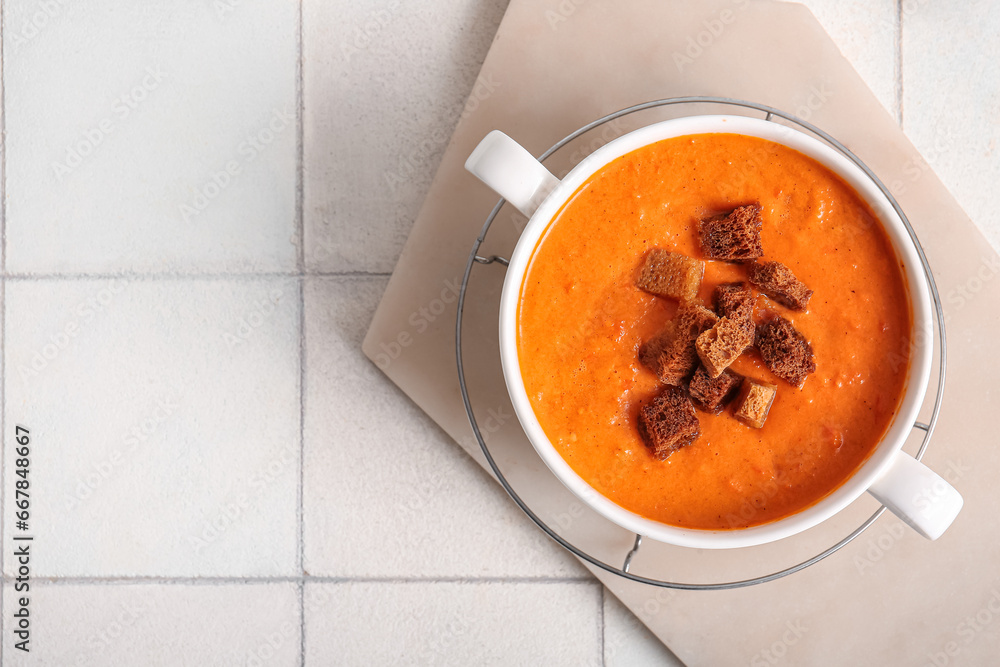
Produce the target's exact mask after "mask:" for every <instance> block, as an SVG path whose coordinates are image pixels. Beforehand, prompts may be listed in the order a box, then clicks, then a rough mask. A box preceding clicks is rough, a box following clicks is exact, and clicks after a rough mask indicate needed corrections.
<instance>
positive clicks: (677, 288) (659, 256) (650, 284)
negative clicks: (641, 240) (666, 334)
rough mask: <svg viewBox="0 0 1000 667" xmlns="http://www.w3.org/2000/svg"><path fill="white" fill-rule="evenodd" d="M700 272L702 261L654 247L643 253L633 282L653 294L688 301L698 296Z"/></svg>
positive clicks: (702, 271) (703, 263)
mask: <svg viewBox="0 0 1000 667" xmlns="http://www.w3.org/2000/svg"><path fill="white" fill-rule="evenodd" d="M704 276H705V262H703V261H701V260H700V259H694V258H692V257H688V256H687V255H682V254H680V253H679V252H671V251H669V250H664V249H662V248H654V249H653V250H651V251H649V254H647V255H646V261H645V262H643V265H642V268H641V269H639V279H638V280H637V281H636V284H637V285H638V286H639V287H641V288H642V289H644V290H646V291H647V292H650V293H652V294H656V295H657V296H666V297H671V298H674V299H680V300H681V301H690V300H691V299H693V298H695V297H696V296H698V289H699V288H700V287H701V279H702V278H703V277H704Z"/></svg>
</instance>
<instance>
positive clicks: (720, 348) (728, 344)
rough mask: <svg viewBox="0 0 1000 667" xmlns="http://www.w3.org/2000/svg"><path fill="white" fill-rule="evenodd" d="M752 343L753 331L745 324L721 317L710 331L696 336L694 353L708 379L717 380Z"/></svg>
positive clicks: (737, 320)
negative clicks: (703, 367) (702, 365)
mask: <svg viewBox="0 0 1000 667" xmlns="http://www.w3.org/2000/svg"><path fill="white" fill-rule="evenodd" d="M753 341H754V330H753V329H752V328H751V327H749V326H748V325H747V324H746V322H744V321H742V320H739V319H733V318H730V317H723V318H721V319H720V320H719V321H718V322H716V323H715V325H714V326H713V327H712V328H711V329H709V330H708V331H705V332H704V333H702V334H701V335H700V336H698V340H697V341H696V342H695V351H696V352H697V353H698V357H699V358H700V359H701V363H702V364H704V366H705V370H706V371H708V375H709V377H712V378H717V377H719V376H720V375H722V371H724V370H726V368H728V367H729V364H731V363H733V362H734V361H736V358H737V357H739V356H740V355H741V354H743V351H744V350H746V349H747V348H748V347H750V346H751V345H752V344H753Z"/></svg>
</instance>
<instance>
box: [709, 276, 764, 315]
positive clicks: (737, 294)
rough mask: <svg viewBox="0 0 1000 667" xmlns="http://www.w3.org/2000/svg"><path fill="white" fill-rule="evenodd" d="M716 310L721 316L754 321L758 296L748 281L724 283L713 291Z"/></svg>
mask: <svg viewBox="0 0 1000 667" xmlns="http://www.w3.org/2000/svg"><path fill="white" fill-rule="evenodd" d="M712 301H713V305H714V306H715V312H716V313H718V315H719V317H729V318H732V319H739V320H745V321H749V322H752V321H753V310H754V303H755V302H756V298H755V297H754V293H753V290H751V289H750V286H749V285H747V284H746V283H723V284H722V285H719V286H718V287H716V288H715V292H713V293H712Z"/></svg>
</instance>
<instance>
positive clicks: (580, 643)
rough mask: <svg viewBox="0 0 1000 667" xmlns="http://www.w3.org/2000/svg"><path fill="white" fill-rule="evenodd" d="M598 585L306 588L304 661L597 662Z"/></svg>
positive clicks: (345, 663) (580, 665) (346, 663)
mask: <svg viewBox="0 0 1000 667" xmlns="http://www.w3.org/2000/svg"><path fill="white" fill-rule="evenodd" d="M600 597H601V594H600V588H599V585H598V584H596V583H590V582H587V583H570V584H537V583H536V584H530V583H439V584H425V583H405V584H382V583H353V584H309V585H307V586H306V592H305V605H304V606H305V614H306V631H305V634H306V637H305V643H306V650H305V655H306V664H310V665H332V664H337V665H343V666H344V667H348V666H349V665H365V666H367V665H477V666H484V667H485V666H487V665H553V666H562V665H566V666H567V667H569V666H572V667H585V666H589V665H593V666H598V665H601V664H602V659H601V642H600V637H599V628H600V625H599V617H600V604H601V602H600Z"/></svg>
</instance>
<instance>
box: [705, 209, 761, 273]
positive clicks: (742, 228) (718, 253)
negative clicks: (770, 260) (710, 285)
mask: <svg viewBox="0 0 1000 667" xmlns="http://www.w3.org/2000/svg"><path fill="white" fill-rule="evenodd" d="M762 224H763V218H761V214H760V204H748V205H746V206H738V207H737V208H735V209H733V210H732V211H730V212H729V213H725V214H723V215H716V216H713V217H711V218H706V219H704V220H702V221H701V222H700V223H698V237H699V239H700V240H701V249H702V252H704V253H705V256H706V257H709V258H711V259H724V260H726V261H729V262H746V261H749V260H753V259H757V258H758V257H760V256H762V255H763V254H764V249H763V247H762V246H761V244H760V228H761V226H762Z"/></svg>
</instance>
